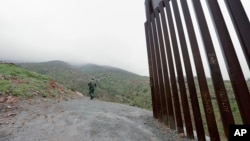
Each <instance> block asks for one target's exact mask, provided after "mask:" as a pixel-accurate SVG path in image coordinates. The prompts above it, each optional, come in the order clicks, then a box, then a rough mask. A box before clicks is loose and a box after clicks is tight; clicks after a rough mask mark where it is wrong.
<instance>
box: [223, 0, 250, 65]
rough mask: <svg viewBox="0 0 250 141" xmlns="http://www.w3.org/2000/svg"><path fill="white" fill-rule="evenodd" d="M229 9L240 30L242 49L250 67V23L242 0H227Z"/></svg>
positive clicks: (235, 24)
mask: <svg viewBox="0 0 250 141" xmlns="http://www.w3.org/2000/svg"><path fill="white" fill-rule="evenodd" d="M225 2H226V4H227V7H228V9H229V11H231V14H232V16H231V18H232V20H233V23H234V27H235V28H236V29H237V30H238V32H237V35H238V37H239V39H240V42H241V45H242V50H243V52H244V54H245V57H246V60H247V63H248V67H249V68H250V40H249V33H250V23H249V19H248V18H247V15H246V12H245V11H244V8H243V6H242V4H241V2H240V0H225Z"/></svg>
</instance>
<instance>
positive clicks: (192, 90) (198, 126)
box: [164, 0, 205, 140]
mask: <svg viewBox="0 0 250 141" xmlns="http://www.w3.org/2000/svg"><path fill="white" fill-rule="evenodd" d="M164 5H165V7H166V12H167V18H168V21H169V22H168V23H169V29H170V34H171V39H172V48H173V52H174V57H175V62H176V68H177V74H178V81H179V86H180V90H181V91H186V87H185V82H184V78H183V71H182V66H181V61H180V55H179V49H178V45H177V39H176V33H175V30H174V23H173V19H172V14H171V10H170V5H169V2H168V1H167V0H164ZM188 84H189V93H190V98H191V104H192V108H193V113H194V120H195V125H196V131H197V136H198V139H199V140H205V133H204V128H203V125H202V118H201V113H200V108H199V103H198V99H197V96H196V88H195V86H194V84H190V83H188Z"/></svg>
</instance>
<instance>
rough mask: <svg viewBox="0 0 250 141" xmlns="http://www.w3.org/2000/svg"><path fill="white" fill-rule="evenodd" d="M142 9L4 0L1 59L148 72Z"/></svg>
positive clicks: (97, 2)
mask: <svg viewBox="0 0 250 141" xmlns="http://www.w3.org/2000/svg"><path fill="white" fill-rule="evenodd" d="M242 1H244V3H246V4H248V7H249V6H250V3H249V2H247V1H249V0H242ZM144 11H145V9H144V0H123V1H121V0H88V1H87V0H0V60H13V61H22V62H41V61H50V60H62V61H66V62H69V63H74V64H79V63H80V64H82V63H95V64H99V65H110V66H114V67H120V68H123V69H126V70H128V71H131V72H134V73H137V74H140V75H148V62H147V51H146V41H145V34H144V33H145V32H144V22H145V21H146V18H145V12H144Z"/></svg>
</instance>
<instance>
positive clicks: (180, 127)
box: [155, 8, 184, 133]
mask: <svg viewBox="0 0 250 141" xmlns="http://www.w3.org/2000/svg"><path fill="white" fill-rule="evenodd" d="M155 17H156V23H157V28H158V37H159V43H160V46H159V47H160V53H161V60H162V68H163V72H164V75H163V77H164V81H165V91H166V94H167V105H168V114H169V121H170V123H171V122H172V123H175V119H176V123H177V131H178V132H179V133H183V131H184V130H183V122H182V116H181V109H180V103H179V97H178V93H177V95H176V94H173V98H174V107H175V108H174V109H175V115H174V113H173V103H172V96H171V88H170V83H169V76H168V75H169V73H168V67H167V60H166V55H165V49H164V43H163V36H162V28H161V22H160V17H159V8H156V9H155Z"/></svg>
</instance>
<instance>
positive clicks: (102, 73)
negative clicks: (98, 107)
mask: <svg viewBox="0 0 250 141" xmlns="http://www.w3.org/2000/svg"><path fill="white" fill-rule="evenodd" d="M17 65H18V66H20V67H23V68H25V69H29V70H32V71H35V72H37V73H40V74H46V75H49V76H51V77H53V78H54V79H55V80H56V81H57V82H59V83H61V84H62V85H64V86H65V87H67V88H69V89H71V90H77V91H79V92H81V93H83V94H84V95H88V86H87V83H88V82H89V80H90V79H91V78H95V79H96V80H97V85H98V87H97V91H96V94H97V97H98V98H99V99H102V100H105V101H112V102H119V103H126V104H129V105H134V106H138V107H142V108H146V109H151V98H150V87H149V78H148V77H145V76H140V75H137V74H135V73H132V72H129V71H126V70H123V69H120V68H116V67H111V66H99V65H95V64H85V65H82V66H77V67H76V66H73V65H70V64H69V63H66V62H63V61H49V62H42V63H18V64H17Z"/></svg>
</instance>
